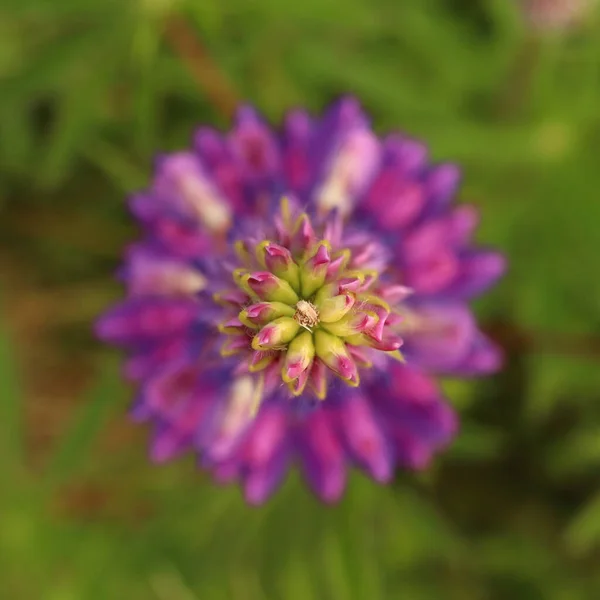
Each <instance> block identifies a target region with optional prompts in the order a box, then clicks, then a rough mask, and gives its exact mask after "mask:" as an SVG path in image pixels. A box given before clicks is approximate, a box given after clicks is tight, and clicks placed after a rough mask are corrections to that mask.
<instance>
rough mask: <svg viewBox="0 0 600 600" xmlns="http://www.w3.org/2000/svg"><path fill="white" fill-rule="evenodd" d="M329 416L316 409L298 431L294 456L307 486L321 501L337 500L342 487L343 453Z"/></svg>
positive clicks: (343, 481)
mask: <svg viewBox="0 0 600 600" xmlns="http://www.w3.org/2000/svg"><path fill="white" fill-rule="evenodd" d="M331 419H332V416H331V413H330V411H327V410H317V411H315V412H313V413H312V414H310V415H308V416H307V417H306V419H305V421H304V422H303V423H302V426H301V427H300V428H299V431H298V446H297V449H298V454H299V457H300V461H301V465H302V468H303V471H304V474H305V476H306V479H307V480H308V482H309V484H310V486H311V487H312V489H313V490H314V491H315V493H316V494H317V496H319V498H321V500H323V501H325V502H335V501H337V500H338V499H339V498H340V496H341V495H342V493H343V492H344V488H345V486H346V467H345V460H344V451H343V448H342V445H341V444H340V440H339V439H338V437H337V436H336V434H335V429H334V427H333V426H332V423H331Z"/></svg>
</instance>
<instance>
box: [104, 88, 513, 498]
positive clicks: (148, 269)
mask: <svg viewBox="0 0 600 600" xmlns="http://www.w3.org/2000/svg"><path fill="white" fill-rule="evenodd" d="M459 179H460V176H459V170H458V168H457V167H456V166H454V165H451V164H441V165H436V166H434V165H432V164H430V162H429V159H428V154H427V149H426V147H425V146H424V145H423V144H421V143H419V142H417V141H414V140H412V139H410V138H408V137H406V136H403V135H399V134H392V135H389V136H387V137H385V138H383V139H379V138H378V137H377V136H376V135H375V134H374V133H373V131H372V129H371V127H370V124H369V121H368V119H367V117H366V115H365V114H364V112H363V111H362V109H361V107H360V106H359V104H358V102H357V101H356V100H354V99H353V98H343V99H342V100H340V101H339V102H337V103H336V104H334V105H333V106H332V107H331V108H330V109H329V110H328V111H327V113H326V114H325V115H324V116H323V117H322V118H321V119H316V118H313V117H311V116H309V115H308V114H307V113H306V112H304V111H300V110H298V111H293V112H291V113H289V114H288V115H287V117H286V119H285V122H284V125H283V128H282V131H280V132H275V131H273V130H272V129H271V128H269V126H268V125H267V124H266V123H265V122H264V121H263V120H262V119H261V118H260V117H259V115H258V114H257V113H256V112H255V111H254V110H253V109H252V108H249V107H243V108H241V109H240V110H239V112H238V115H237V119H236V122H235V125H234V127H233V129H232V131H231V132H229V133H227V134H220V133H217V132H216V131H213V130H212V129H205V128H201V129H199V130H198V131H197V132H196V133H195V136H194V140H193V147H192V148H191V149H189V150H186V151H182V152H178V153H175V154H170V155H165V156H161V157H160V158H159V159H158V161H157V164H156V171H155V175H154V179H153V181H152V183H151V185H150V186H149V188H148V189H147V190H146V191H144V192H142V193H140V194H137V195H135V196H134V197H133V198H132V199H131V202H130V207H131V210H132V212H133V215H134V216H135V217H136V219H137V220H138V221H139V223H140V224H141V228H142V231H143V233H142V238H141V241H139V242H138V243H136V244H134V245H133V246H132V247H130V248H129V249H128V252H127V255H126V258H125V262H124V265H123V268H122V269H121V271H120V276H121V278H122V279H123V281H124V282H125V285H126V287H127V291H128V294H127V298H126V299H125V300H124V301H123V302H121V303H120V304H118V305H117V306H114V307H112V308H111V309H110V310H109V311H108V312H107V313H106V314H104V315H103V316H102V317H101V318H100V319H99V321H98V323H97V333H98V335H99V336H100V338H101V339H103V340H105V341H106V342H110V343H112V344H116V345H117V346H120V347H122V348H124V349H125V350H126V352H127V353H128V359H127V361H126V364H125V374H126V376H127V377H128V378H129V379H131V380H133V381H135V382H137V385H138V390H139V393H138V396H137V399H136V401H135V403H134V406H133V409H132V414H133V416H134V418H136V419H138V420H142V421H149V422H150V423H151V424H152V425H153V428H154V437H153V440H152V442H151V456H152V458H153V459H154V460H155V461H166V460H168V459H171V458H173V457H175V456H177V455H179V454H181V453H183V452H186V451H189V450H193V451H195V452H196V453H197V454H198V457H199V465H200V467H201V468H203V469H206V470H209V471H210V472H212V474H213V475H214V477H215V479H216V480H217V481H219V482H229V481H234V480H239V481H240V482H241V483H242V486H243V489H244V492H245V496H246V498H247V500H248V501H249V502H251V503H261V502H263V501H264V500H266V499H267V498H268V497H269V495H270V494H271V493H272V492H273V491H274V490H275V489H276V488H277V487H278V485H279V483H280V482H281V480H282V478H283V477H284V475H285V473H286V472H287V470H288V469H289V467H290V465H291V463H292V462H293V461H295V460H297V461H298V462H299V463H300V465H301V468H302V470H303V471H304V473H305V475H306V478H307V480H308V482H309V484H310V486H311V487H312V489H313V490H314V491H315V492H316V494H317V495H318V496H319V497H320V498H321V499H323V500H325V501H328V502H333V501H336V500H337V499H338V498H340V496H341V494H342V493H343V490H344V484H345V480H346V475H347V469H348V467H349V466H350V465H355V466H357V467H359V468H361V469H363V470H364V471H366V472H367V473H368V474H369V475H370V476H371V477H372V478H373V479H375V480H377V481H380V482H385V481H388V480H390V478H391V477H392V476H393V472H394V469H395V468H396V467H405V468H411V469H419V468H423V467H425V466H426V465H427V464H428V463H429V462H430V460H431V458H432V457H433V455H434V454H435V453H436V452H437V451H438V450H440V449H441V448H443V447H444V446H445V445H446V444H448V442H449V441H450V440H451V439H452V437H453V436H454V434H455V432H456V429H457V419H456V416H455V415H454V413H453V411H452V410H451V408H450V407H449V406H448V405H447V404H446V403H445V401H444V399H443V397H442V394H441V393H440V390H439V388H438V386H437V385H436V382H435V380H434V379H433V378H432V376H433V375H435V374H452V375H461V376H470V375H477V374H482V373H487V372H491V371H493V370H495V369H497V368H498V366H499V364H500V355H499V352H498V350H497V349H496V348H495V347H494V346H493V344H492V343H491V342H490V341H488V340H487V339H486V337H485V336H484V335H483V334H482V333H481V332H480V331H479V329H478V328H477V324H476V322H475V319H474V318H473V315H472V313H471V311H470V310H469V307H468V302H469V300H470V299H471V298H472V297H474V296H476V295H478V294H480V293H481V292H483V291H484V290H485V289H486V288H488V287H489V286H490V285H492V284H493V283H494V282H495V281H496V280H497V278H498V277H499V276H500V275H501V274H502V272H503V270H504V259H503V257H502V256H501V255H500V254H498V253H496V252H494V251H491V250H487V249H482V248H476V247H474V246H473V245H472V244H471V241H470V240H471V236H472V233H473V231H474V229H475V227H476V225H477V214H476V211H475V209H474V208H473V207H470V206H466V205H461V206H453V205H452V200H453V198H454V196H455V194H456V191H457V188H458V186H459ZM401 352H402V353H401Z"/></svg>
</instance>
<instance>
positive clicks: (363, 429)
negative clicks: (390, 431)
mask: <svg viewBox="0 0 600 600" xmlns="http://www.w3.org/2000/svg"><path fill="white" fill-rule="evenodd" d="M338 418H339V425H340V433H341V435H342V436H343V439H344V441H345V443H346V445H347V448H348V451H349V453H350V455H351V456H352V458H353V459H354V460H355V461H356V462H357V463H358V464H359V465H360V466H362V467H364V468H365V469H366V470H367V471H368V472H369V473H370V475H371V476H372V477H373V478H374V479H375V480H376V481H381V482H385V481H389V479H390V478H391V477H392V474H393V457H392V455H391V453H390V448H389V444H388V441H387V440H386V438H385V435H384V433H383V431H382V429H381V427H380V425H379V423H378V422H377V420H376V419H375V417H374V415H373V411H372V409H371V407H370V405H369V403H368V402H367V401H366V400H365V399H364V398H363V397H362V396H360V395H358V394H356V395H355V396H354V397H353V398H348V399H347V400H346V401H345V402H344V403H343V404H342V406H341V408H340V411H339V417H338Z"/></svg>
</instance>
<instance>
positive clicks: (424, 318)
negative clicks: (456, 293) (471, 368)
mask: <svg viewBox="0 0 600 600" xmlns="http://www.w3.org/2000/svg"><path fill="white" fill-rule="evenodd" d="M416 314H417V318H418V319H419V321H420V322H421V325H420V327H419V328H417V329H415V330H413V331H412V332H410V333H408V332H407V333H406V334H405V337H404V339H405V347H404V351H405V352H406V355H407V357H409V362H412V363H414V364H417V365H419V366H420V367H422V368H424V369H426V370H433V371H449V370H451V369H452V368H454V367H455V366H457V365H460V363H461V361H462V360H463V359H464V358H465V357H466V356H467V355H468V354H469V352H470V350H471V346H472V344H473V340H474V337H475V335H476V334H477V328H476V323H475V320H474V318H473V315H472V313H471V311H470V310H469V309H468V308H467V307H466V306H464V305H461V304H438V305H435V304H429V305H423V306H421V307H420V308H419V309H418V310H417V311H416Z"/></svg>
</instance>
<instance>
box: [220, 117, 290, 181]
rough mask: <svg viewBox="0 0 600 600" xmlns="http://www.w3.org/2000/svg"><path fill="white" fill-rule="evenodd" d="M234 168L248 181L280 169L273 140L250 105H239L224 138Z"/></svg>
mask: <svg viewBox="0 0 600 600" xmlns="http://www.w3.org/2000/svg"><path fill="white" fill-rule="evenodd" d="M228 143H229V148H230V149H231V153H232V155H233V156H234V158H235V160H236V161H237V165H238V169H240V170H241V172H242V173H244V175H245V176H246V177H247V178H248V179H249V180H251V181H256V180H262V179H264V178H266V177H276V176H277V174H278V172H279V169H280V156H279V149H278V147H277V140H276V138H275V136H274V134H273V132H272V131H271V129H270V128H269V127H268V125H266V124H265V123H264V122H263V120H262V118H261V117H260V116H259V115H258V113H257V112H256V111H255V110H254V108H252V107H251V106H242V107H241V108H240V109H239V110H238V112H237V115H236V123H235V125H234V128H233V129H232V131H231V132H230V134H229V137H228Z"/></svg>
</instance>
